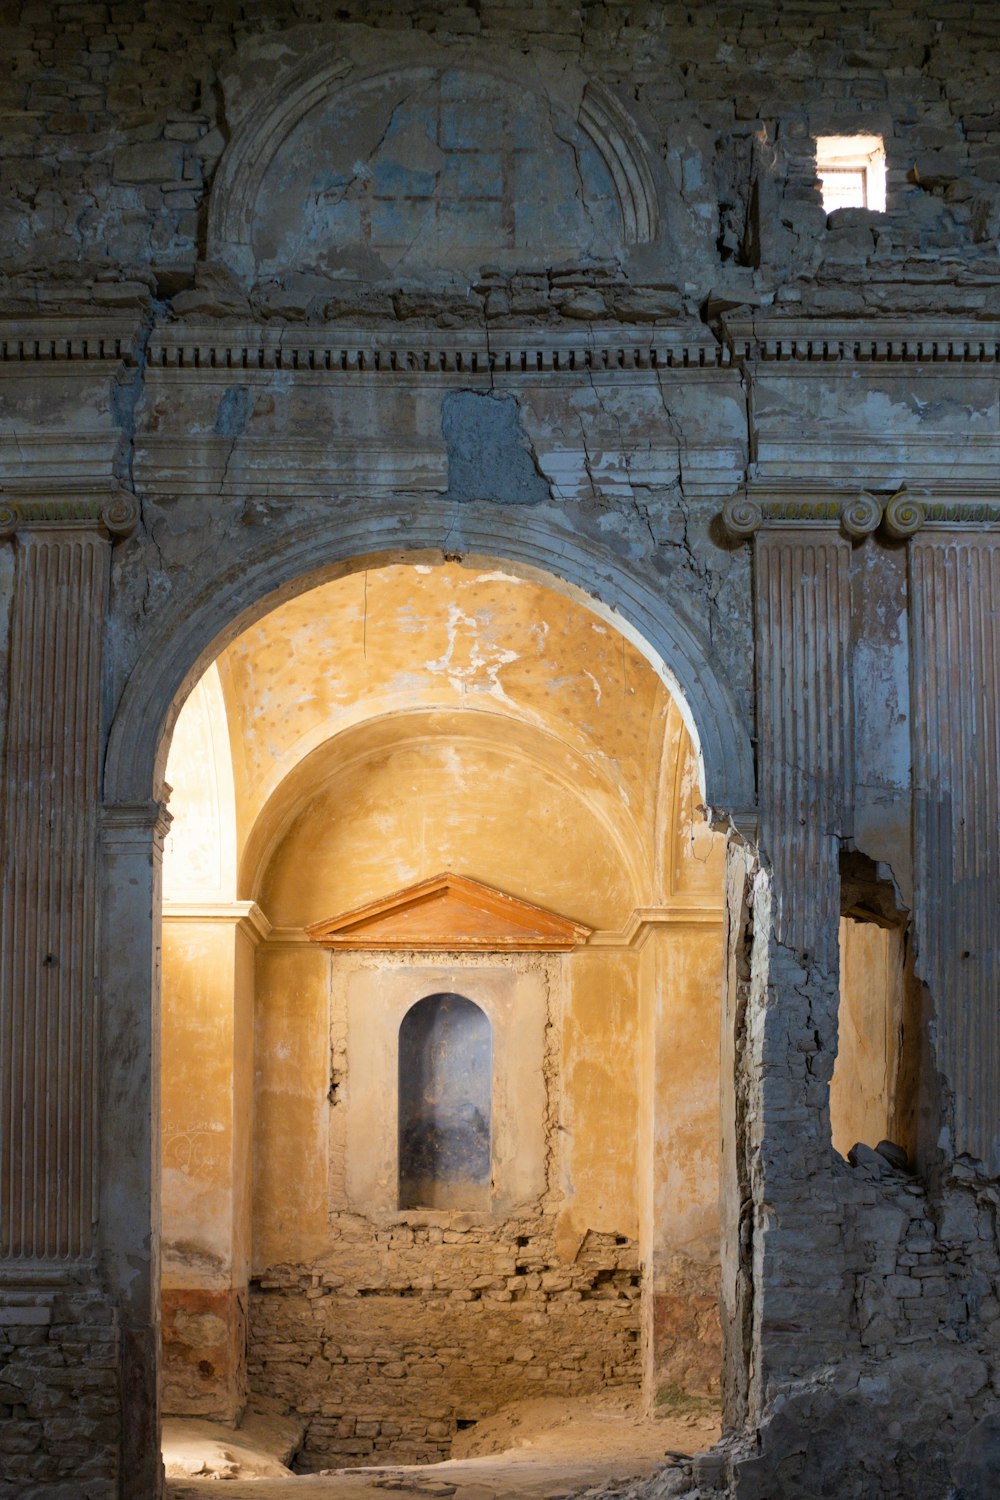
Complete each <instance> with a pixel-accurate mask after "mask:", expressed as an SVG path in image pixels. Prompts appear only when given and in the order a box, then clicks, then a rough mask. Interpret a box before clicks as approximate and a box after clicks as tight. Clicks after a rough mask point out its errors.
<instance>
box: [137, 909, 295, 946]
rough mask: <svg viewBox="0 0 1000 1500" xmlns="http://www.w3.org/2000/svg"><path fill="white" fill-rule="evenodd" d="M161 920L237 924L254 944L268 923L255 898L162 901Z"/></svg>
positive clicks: (266, 932)
mask: <svg viewBox="0 0 1000 1500" xmlns="http://www.w3.org/2000/svg"><path fill="white" fill-rule="evenodd" d="M163 920H164V922H211V923H218V924H220V925H222V926H227V925H228V926H231V927H235V928H237V929H238V930H239V931H240V932H243V933H245V934H246V936H247V937H248V938H249V939H250V941H251V942H252V943H253V944H254V945H255V946H256V945H257V944H258V943H266V942H267V940H268V938H269V937H270V936H271V932H272V927H271V924H270V922H269V921H268V920H267V917H266V916H265V915H264V913H263V912H262V911H261V909H260V907H259V906H258V905H257V903H256V901H166V900H165V901H164V903H163Z"/></svg>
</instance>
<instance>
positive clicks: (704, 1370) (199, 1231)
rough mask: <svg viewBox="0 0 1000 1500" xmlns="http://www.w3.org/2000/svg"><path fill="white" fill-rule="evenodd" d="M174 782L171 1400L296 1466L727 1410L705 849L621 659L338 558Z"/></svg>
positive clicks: (487, 574)
mask: <svg viewBox="0 0 1000 1500" xmlns="http://www.w3.org/2000/svg"><path fill="white" fill-rule="evenodd" d="M167 781H168V783H169V784H170V786H171V787H172V793H171V802H170V810H171V813H172V815H173V824H172V827H171V832H170V836H169V838H168V841H167V847H166V851H165V857H164V914H163V1037H162V1060H163V1062H162V1066H163V1074H162V1222H163V1231H162V1329H163V1346H162V1359H161V1369H162V1396H163V1409H164V1414H165V1416H167V1417H168V1418H186V1419H191V1418H200V1419H207V1420H212V1421H216V1422H219V1423H223V1424H229V1425H230V1426H232V1425H235V1424H238V1423H240V1422H241V1421H242V1420H243V1418H244V1415H245V1414H246V1413H247V1412H250V1413H256V1414H257V1416H258V1417H267V1418H271V1419H278V1420H280V1421H286V1422H291V1423H292V1424H293V1425H294V1426H295V1428H296V1431H297V1434H298V1436H297V1438H296V1441H295V1444H294V1447H295V1454H294V1459H293V1467H294V1469H295V1471H296V1472H300V1473H314V1472H318V1471H320V1470H323V1469H340V1468H348V1467H352V1466H371V1465H373V1464H374V1465H379V1464H400V1463H426V1462H435V1461H439V1460H441V1459H446V1458H448V1457H449V1456H451V1455H452V1453H453V1451H465V1449H466V1448H468V1447H469V1444H470V1443H474V1442H479V1441H480V1438H481V1439H482V1442H488V1441H489V1439H488V1437H484V1436H483V1434H484V1433H488V1430H489V1428H488V1424H490V1423H493V1424H494V1426H496V1428H497V1433H498V1434H499V1433H500V1432H501V1429H502V1428H503V1418H502V1411H503V1409H505V1408H507V1407H509V1404H510V1403H511V1402H519V1403H532V1402H534V1403H537V1402H538V1401H540V1400H541V1401H547V1402H551V1401H553V1400H555V1401H561V1402H564V1403H572V1402H574V1401H581V1400H583V1401H588V1400H592V1399H593V1398H595V1397H597V1396H599V1395H601V1394H602V1393H603V1394H607V1393H611V1394H612V1396H613V1397H614V1398H615V1399H619V1398H620V1399H621V1400H623V1401H625V1402H629V1401H632V1402H633V1403H635V1406H634V1408H630V1409H634V1410H638V1409H639V1407H640V1406H641V1407H642V1408H643V1409H644V1410H645V1411H646V1412H659V1413H660V1414H661V1415H664V1416H666V1417H668V1418H670V1417H676V1418H677V1419H678V1420H680V1419H681V1418H683V1420H685V1421H688V1420H692V1421H693V1420H699V1421H700V1420H702V1419H704V1420H706V1421H713V1420H714V1411H715V1405H716V1401H717V1397H718V1389H719V1374H720V1363H721V1356H720V1347H719V1326H718V1283H719V1211H718V1191H719V1187H718V1140H719V1129H720V1126H719V1090H720V1078H719V997H720V992H721V978H722V927H723V860H724V850H723V838H722V836H721V835H718V834H715V833H713V832H712V830H711V829H710V828H709V826H708V824H707V822H706V821H705V819H704V817H703V815H702V813H701V811H700V803H701V794H700V792H699V783H698V767H697V755H696V751H695V748H694V746H693V744H692V742H691V739H690V737H689V734H688V731H687V729H686V727H685V722H684V718H683V716H682V713H681V709H680V707H679V706H678V704H677V702H676V701H675V699H674V698H673V697H672V696H671V694H670V692H669V691H668V689H667V688H666V686H665V685H664V682H663V680H662V678H661V676H660V675H659V674H658V673H657V672H656V671H655V670H654V668H653V667H652V666H651V665H650V663H649V661H648V660H647V659H646V658H645V656H644V655H643V654H642V653H641V652H640V651H639V650H638V648H637V647H636V646H635V645H634V644H632V642H631V641H630V640H628V639H627V638H626V636H625V635H624V634H621V633H619V632H618V631H617V630H616V629H615V628H614V626H613V625H612V624H611V623H610V622H609V621H608V620H607V619H606V618H603V617H600V616H598V615H597V614H596V613H594V612H592V611H591V610H590V609H588V608H587V607H585V606H584V605H583V604H582V603H580V602H578V601H577V600H576V599H574V598H571V597H569V596H568V595H567V594H566V593H564V592H562V591H561V590H559V589H558V588H557V587H556V586H549V585H547V584H545V583H542V582H539V581H537V580H535V579H526V578H524V577H521V576H518V575H515V574H514V573H512V572H508V571H506V570H505V569H504V567H503V566H502V565H494V564H480V565H475V566H473V565H471V564H469V563H466V564H464V565H463V564H460V563H457V562H441V563H439V564H430V563H400V562H395V563H386V564H384V565H381V566H378V567H372V568H369V569H367V570H363V569H362V570H359V571H356V572H354V573H351V574H348V575H346V576H342V577H339V578H337V579H335V580H334V581H331V582H329V583H323V584H320V585H318V586H316V587H312V588H309V589H308V590H306V591H305V592H302V593H300V594H298V595H297V596H296V597H294V598H292V599H289V600H287V601H286V602H284V603H281V604H279V605H277V606H276V607H275V608H274V609H272V610H271V611H270V613H268V614H266V615H264V616H263V617H262V618H260V619H258V620H257V621H256V623H254V624H253V625H251V626H249V627H248V628H247V629H246V630H244V631H243V633H242V634H240V635H238V636H237V637H236V638H235V639H234V640H233V641H232V642H231V643H230V644H229V645H228V646H226V647H225V649H224V650H223V651H221V652H220V654H219V655H218V656H217V658H216V659H215V661H214V662H212V664H211V665H210V666H209V667H208V669H207V670H206V671H205V673H204V674H203V676H202V677H201V679H200V680H199V681H198V683H197V684H196V686H195V687H194V689H193V690H192V692H191V693H190V695H189V696H188V698H187V700H186V701H185V703H184V706H183V708H182V709H181V712H180V715H179V717H178V719H177V724H176V728H175V731H174V735H173V740H172V742H171V746H170V753H169V759H168V767H167ZM434 877H440V879H438V880H435V879H434ZM431 887H433V896H432V894H428V893H429V892H430V890H431ZM482 893H485V894H482ZM434 902H437V903H438V904H437V905H434V904H433V903H434ZM449 902H450V903H451V904H450V905H448V903H449ZM441 903H444V904H443V905H442V904H441ZM477 903H478V904H477ZM470 914H471V915H470ZM393 924H395V925H393ZM345 933H347V934H348V935H349V939H350V940H349V941H346V940H345V939H344V937H343V935H344V934H345ZM567 1409H568V1408H567ZM664 1431H665V1429H661V1431H660V1434H659V1437H658V1441H657V1444H656V1451H657V1454H658V1455H659V1456H662V1451H663V1443H664V1438H663V1432H664ZM508 1436H509V1433H508ZM456 1439H458V1447H457V1450H453V1445H454V1444H455V1443H456ZM496 1440H497V1441H500V1440H501V1439H500V1437H499V1436H498V1437H497V1439H496ZM705 1440H706V1439H705V1433H704V1432H703V1431H699V1432H698V1433H697V1437H696V1441H695V1446H705ZM709 1440H710V1439H709ZM462 1445H465V1446H464V1447H463V1446H462ZM481 1446H482V1444H481V1443H480V1447H481ZM668 1446H669V1444H668Z"/></svg>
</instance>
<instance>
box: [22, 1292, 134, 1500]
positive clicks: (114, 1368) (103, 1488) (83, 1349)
mask: <svg viewBox="0 0 1000 1500" xmlns="http://www.w3.org/2000/svg"><path fill="white" fill-rule="evenodd" d="M119 1354H120V1351H119V1340H118V1328H117V1324H116V1320H115V1316H114V1311H113V1309H112V1308H111V1307H110V1306H109V1304H108V1303H107V1301H106V1300H104V1299H100V1298H96V1297H94V1296H89V1295H87V1294H86V1293H85V1292H84V1293H81V1292H79V1291H74V1290H72V1289H69V1288H66V1289H64V1290H62V1291H59V1292H54V1291H46V1292H43V1293H41V1294H39V1293H38V1292H36V1291H35V1290H34V1289H31V1288H27V1287H26V1288H25V1289H24V1290H23V1291H22V1292H21V1293H20V1294H19V1293H17V1292H15V1291H12V1290H4V1291H3V1292H0V1497H2V1500H21V1497H23V1496H25V1495H29V1494H63V1495H65V1494H68V1493H69V1492H70V1486H71V1487H72V1491H73V1493H74V1494H75V1495H79V1496H80V1497H81V1500H111V1497H112V1496H115V1495H116V1494H117V1492H118V1490H117V1475H118V1445H119V1441H120V1407H121V1394H120V1388H119Z"/></svg>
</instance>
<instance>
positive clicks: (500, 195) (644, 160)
mask: <svg viewBox="0 0 1000 1500" xmlns="http://www.w3.org/2000/svg"><path fill="white" fill-rule="evenodd" d="M329 34H331V33H330V32H329V31H328V32H327V35H329ZM346 55H350V56H351V58H352V61H351V62H347V60H346ZM346 55H345V49H344V48H343V47H341V46H338V45H336V44H334V45H330V44H327V45H326V46H324V45H319V46H316V45H314V46H313V47H312V48H310V49H309V51H308V54H307V55H306V56H305V57H303V58H301V59H299V60H297V61H294V62H293V61H291V60H289V59H288V58H287V57H285V58H281V59H280V60H277V66H275V65H274V61H272V65H271V66H270V68H269V69H268V70H267V74H266V76H267V77H268V78H269V80H270V88H269V89H265V90H262V89H261V87H260V82H259V80H260V77H261V76H262V73H263V70H260V69H259V68H258V69H257V70H256V71H255V70H254V67H253V59H252V58H251V57H250V56H249V54H248V56H247V59H246V60H245V61H244V63H243V67H242V71H241V70H240V66H239V65H237V68H236V69H235V70H234V73H233V74H231V75H230V77H229V79H228V81H227V97H229V98H231V99H232V101H233V106H234V107H233V110H232V114H233V115H234V117H238V116H239V115H240V114H241V113H242V118H241V119H239V122H238V124H237V126H236V129H235V130H234V133H233V139H232V141H231V143H230V146H229V148H228V150H227V152H226V154H225V156H224V158H223V160H222V163H221V165H220V169H219V174H218V177H217V180H216V184H215V187H214V190H213V195H212V202H211V207H210V221H209V234H208V254H209V257H210V258H211V259H217V260H220V261H222V262H224V263H226V264H227V265H228V266H229V267H230V268H231V269H232V270H234V271H235V272H237V274H238V275H240V276H241V277H243V278H245V279H246V280H248V281H254V280H268V279H271V278H274V277H279V276H285V275H286V274H287V273H288V272H304V273H307V274H312V275H317V274H318V275H321V276H327V277H332V278H347V279H351V278H357V279H363V280H367V281H372V280H381V279H384V278H386V277H393V276H398V275H400V274H410V273H412V272H414V271H420V270H421V269H423V270H433V271H434V272H436V273H442V272H443V273H445V274H447V273H448V272H455V273H459V274H461V273H467V272H469V271H471V270H474V269H476V268H478V267H479V266H481V265H484V264H486V263H489V264H490V265H491V266H500V267H503V266H504V265H505V264H507V265H509V266H511V267H515V266H516V267H517V268H521V269H523V268H527V267H530V266H531V265H534V264H537V265H538V266H539V267H544V266H546V265H550V264H551V263H552V261H553V260H554V259H555V260H559V259H565V258H566V257H571V258H573V259H574V260H576V261H583V262H586V261H588V260H591V261H592V260H605V261H606V260H609V259H610V260H613V259H620V258H621V256H622V255H623V254H624V253H626V252H627V251H628V250H629V249H630V247H632V246H635V245H641V244H644V243H647V242H649V241H651V240H653V239H654V238H655V236H656V233H657V225H658V207H657V192H656V188H655V186H654V182H653V175H652V171H651V168H650V164H649V159H648V155H647V151H646V148H645V145H644V143H643V141H642V138H641V134H640V132H639V130H638V129H637V127H636V125H635V123H634V122H633V121H632V120H631V119H630V118H629V116H628V114H627V112H626V111H625V109H624V108H623V106H622V105H621V104H620V103H619V102H618V100H617V99H615V98H614V97H613V95H611V94H610V93H609V92H608V91H607V90H605V89H604V88H602V87H601V86H600V85H599V84H597V83H596V82H594V81H593V80H587V79H586V78H585V77H584V76H583V75H582V74H580V73H578V72H577V71H576V70H575V69H573V68H571V67H569V66H567V65H566V63H565V60H563V59H559V60H558V63H557V64H556V65H555V66H551V67H549V66H546V61H547V60H546V59H545V58H544V57H542V56H539V57H536V58H531V59H529V58H526V57H524V56H523V55H522V54H516V55H515V54H511V53H508V52H507V50H506V49H504V48H502V47H498V46H494V45H487V44H480V45H478V46H474V47H473V46H466V47H461V48H452V49H447V50H445V49H443V48H441V47H440V46H437V45H436V44H434V43H433V42H432V41H431V40H430V39H426V40H425V41H423V42H421V43H420V44H419V45H414V44H411V43H409V42H407V41H405V40H403V39H400V41H399V42H398V43H397V44H396V45H395V46H394V47H393V49H392V56H390V57H388V58H387V57H386V55H385V48H384V44H382V47H381V51H380V53H379V55H378V56H377V57H376V56H375V55H371V56H368V55H366V53H365V50H364V48H363V47H361V48H359V46H358V44H357V39H355V42H354V45H353V46H352V48H351V49H350V51H349V53H347V54H346ZM552 61H554V60H552Z"/></svg>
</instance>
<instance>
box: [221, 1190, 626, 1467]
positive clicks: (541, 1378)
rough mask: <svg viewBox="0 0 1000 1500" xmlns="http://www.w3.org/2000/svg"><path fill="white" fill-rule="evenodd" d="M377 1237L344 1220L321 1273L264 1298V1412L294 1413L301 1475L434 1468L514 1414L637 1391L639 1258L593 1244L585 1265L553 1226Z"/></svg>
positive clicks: (313, 1270) (402, 1229)
mask: <svg viewBox="0 0 1000 1500" xmlns="http://www.w3.org/2000/svg"><path fill="white" fill-rule="evenodd" d="M433 1218H434V1216H433V1215H432V1216H431V1219H432V1222H430V1223H421V1216H420V1215H418V1214H415V1215H413V1216H412V1222H403V1223H399V1224H395V1225H393V1226H391V1227H389V1228H376V1227H375V1226H374V1225H373V1224H370V1223H368V1222H366V1221H364V1220H361V1219H358V1218H354V1217H352V1216H347V1215H343V1216H338V1218H335V1220H334V1224H333V1226H332V1237H333V1239H332V1244H331V1249H330V1252H329V1254H328V1255H327V1256H326V1257H325V1258H324V1261H323V1263H322V1265H319V1264H317V1265H316V1266H313V1267H309V1268H303V1267H301V1266H275V1267H272V1268H270V1269H269V1270H268V1272H267V1273H266V1275H264V1276H261V1277H260V1278H259V1279H258V1280H257V1281H255V1282H254V1283H253V1284H252V1286H251V1297H250V1352H249V1380H250V1388H251V1392H252V1395H251V1405H252V1406H254V1407H257V1408H259V1409H262V1410H269V1411H278V1412H282V1413H284V1412H288V1411H292V1412H295V1413H296V1414H297V1415H298V1416H300V1417H303V1418H305V1421H306V1431H305V1437H304V1441H303V1445H302V1449H301V1451H300V1453H299V1456H298V1460H297V1466H298V1468H299V1469H300V1470H301V1471H303V1472H313V1471H315V1470H317V1469H322V1468H344V1467H351V1466H354V1465H364V1464H372V1463H380V1462H393V1463H423V1462H431V1463H433V1462H436V1461H438V1460H440V1459H443V1458H447V1457H448V1456H449V1454H450V1449H451V1440H452V1438H453V1437H454V1435H455V1432H456V1430H457V1424H458V1423H459V1422H461V1423H463V1424H464V1423H469V1422H475V1421H477V1420H479V1418H481V1417H484V1416H489V1415H490V1414H491V1413H492V1412H494V1411H496V1410H497V1409H498V1408H499V1407H501V1406H503V1405H505V1404H506V1403H507V1402H509V1401H517V1400H519V1399H522V1398H524V1397H527V1396H537V1395H542V1394H544V1395H567V1396H568V1395H583V1394H587V1393H590V1392H593V1391H597V1390H601V1389H603V1388H604V1387H606V1386H609V1385H627V1384H633V1385H637V1384H638V1382H639V1379H640V1375H641V1355H640V1349H639V1339H640V1270H639V1264H638V1248H637V1246H636V1244H635V1242H634V1241H632V1240H628V1239H627V1238H626V1237H625V1236H623V1235H607V1234H597V1233H594V1232H593V1231H591V1232H590V1233H589V1234H588V1235H587V1237H586V1239H585V1241H584V1243H583V1245H582V1246H581V1248H580V1251H579V1254H578V1255H577V1257H576V1259H575V1260H574V1261H572V1262H569V1263H567V1262H566V1261H565V1260H561V1259H560V1258H559V1257H558V1256H557V1255H556V1252H555V1247H554V1243H553V1224H552V1218H551V1216H544V1215H537V1216H535V1217H531V1218H526V1219H511V1220H506V1221H502V1222H499V1223H490V1224H489V1225H488V1226H487V1225H485V1224H483V1223H478V1224H476V1223H475V1222H471V1221H470V1222H467V1223H465V1224H463V1223H462V1222H461V1216H459V1215H454V1216H453V1215H449V1216H448V1219H449V1220H451V1221H452V1224H451V1227H445V1226H444V1225H443V1224H442V1223H434V1222H433Z"/></svg>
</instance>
